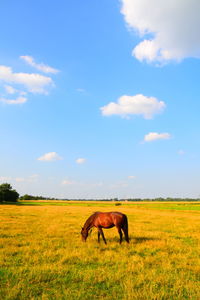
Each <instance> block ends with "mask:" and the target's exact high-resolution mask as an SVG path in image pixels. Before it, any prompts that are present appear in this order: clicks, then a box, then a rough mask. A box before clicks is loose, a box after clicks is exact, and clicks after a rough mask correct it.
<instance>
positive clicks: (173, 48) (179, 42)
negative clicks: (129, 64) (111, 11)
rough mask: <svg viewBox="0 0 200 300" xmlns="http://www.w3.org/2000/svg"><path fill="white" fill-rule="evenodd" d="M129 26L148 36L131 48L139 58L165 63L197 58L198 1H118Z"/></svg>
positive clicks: (199, 45) (199, 49)
mask: <svg viewBox="0 0 200 300" xmlns="http://www.w3.org/2000/svg"><path fill="white" fill-rule="evenodd" d="M121 2H122V9H121V12H122V14H123V15H124V18H125V21H126V23H127V24H128V26H129V28H130V29H134V30H136V31H137V32H138V33H139V34H140V36H141V37H142V36H147V35H149V36H150V35H151V38H149V39H144V40H143V41H142V42H141V43H139V44H138V45H137V46H136V47H135V48H134V49H133V55H134V56H135V57H136V58H137V59H138V60H140V61H143V60H146V61H147V62H159V63H166V62H168V61H170V60H175V61H181V60H182V59H184V58H187V57H196V58H200V35H199V27H200V18H199V11H200V1H199V0H191V1H189V0H176V1H174V0H168V1H160V0H151V1H149V0H121ZM147 38H148V37H147Z"/></svg>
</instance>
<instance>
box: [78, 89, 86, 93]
mask: <svg viewBox="0 0 200 300" xmlns="http://www.w3.org/2000/svg"><path fill="white" fill-rule="evenodd" d="M76 90H77V92H79V93H85V92H86V90H85V89H82V88H78V89H76Z"/></svg>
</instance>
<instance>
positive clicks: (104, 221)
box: [81, 211, 129, 244]
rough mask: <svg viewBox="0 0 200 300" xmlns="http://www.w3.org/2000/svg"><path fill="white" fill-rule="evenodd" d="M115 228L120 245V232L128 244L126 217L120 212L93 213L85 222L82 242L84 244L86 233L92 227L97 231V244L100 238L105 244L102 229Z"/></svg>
mask: <svg viewBox="0 0 200 300" xmlns="http://www.w3.org/2000/svg"><path fill="white" fill-rule="evenodd" d="M114 226H116V227H117V230H118V232H119V237H120V241H119V242H120V244H121V242H122V231H123V232H124V236H125V240H126V241H127V243H129V237H128V219H127V216H126V215H124V214H122V213H120V212H99V211H97V212H95V213H94V214H93V215H91V216H90V217H89V218H88V219H87V220H86V222H85V224H84V226H83V228H82V230H81V235H82V240H83V241H84V242H86V239H87V237H88V232H89V230H90V229H91V228H92V227H96V228H97V229H98V242H100V236H102V238H103V240H104V243H105V244H107V242H106V239H105V236H104V233H103V230H102V228H112V227H114Z"/></svg>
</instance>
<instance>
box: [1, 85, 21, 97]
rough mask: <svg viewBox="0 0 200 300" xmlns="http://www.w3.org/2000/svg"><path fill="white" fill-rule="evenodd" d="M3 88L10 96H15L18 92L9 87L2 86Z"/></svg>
mask: <svg viewBox="0 0 200 300" xmlns="http://www.w3.org/2000/svg"><path fill="white" fill-rule="evenodd" d="M4 88H5V90H6V92H7V93H8V94H11V95H13V94H16V93H17V92H18V90H16V89H15V88H14V87H12V86H10V85H4Z"/></svg>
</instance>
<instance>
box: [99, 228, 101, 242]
mask: <svg viewBox="0 0 200 300" xmlns="http://www.w3.org/2000/svg"><path fill="white" fill-rule="evenodd" d="M100 234H101V233H100V231H99V230H98V243H100Z"/></svg>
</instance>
